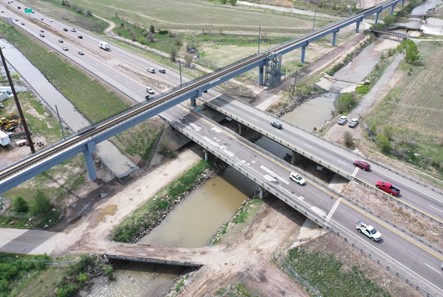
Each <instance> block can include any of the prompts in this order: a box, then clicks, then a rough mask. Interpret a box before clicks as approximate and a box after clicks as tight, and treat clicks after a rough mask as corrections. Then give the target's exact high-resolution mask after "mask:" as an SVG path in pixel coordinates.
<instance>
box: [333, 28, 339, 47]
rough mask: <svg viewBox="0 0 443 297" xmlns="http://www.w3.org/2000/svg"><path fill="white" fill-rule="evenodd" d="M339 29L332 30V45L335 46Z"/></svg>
mask: <svg viewBox="0 0 443 297" xmlns="http://www.w3.org/2000/svg"><path fill="white" fill-rule="evenodd" d="M338 31H339V30H337V31H334V32H332V45H333V46H335V44H336V42H337V33H338Z"/></svg>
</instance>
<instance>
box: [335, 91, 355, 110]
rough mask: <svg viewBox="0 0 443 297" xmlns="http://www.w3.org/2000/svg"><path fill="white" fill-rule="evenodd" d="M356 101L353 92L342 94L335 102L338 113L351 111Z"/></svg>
mask: <svg viewBox="0 0 443 297" xmlns="http://www.w3.org/2000/svg"><path fill="white" fill-rule="evenodd" d="M356 103H357V102H356V101H355V98H354V95H353V94H342V95H340V97H338V99H337V101H336V102H335V107H336V111H337V113H349V112H350V111H351V110H352V109H353V108H354V106H355V105H356Z"/></svg>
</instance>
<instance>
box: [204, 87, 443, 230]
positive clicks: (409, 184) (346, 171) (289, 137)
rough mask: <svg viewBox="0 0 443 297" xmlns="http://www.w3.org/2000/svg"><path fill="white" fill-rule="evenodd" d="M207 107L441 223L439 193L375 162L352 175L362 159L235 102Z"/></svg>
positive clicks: (223, 100) (442, 204) (221, 100)
mask: <svg viewBox="0 0 443 297" xmlns="http://www.w3.org/2000/svg"><path fill="white" fill-rule="evenodd" d="M208 105H209V106H211V107H214V108H217V110H220V111H221V112H223V113H224V114H225V115H227V116H229V117H231V118H233V119H238V120H239V121H240V122H242V123H245V124H247V125H248V126H249V127H251V128H253V129H254V130H256V131H258V132H260V133H266V134H268V135H270V136H269V137H270V138H271V139H273V140H275V141H277V142H278V143H280V144H282V145H284V146H286V147H288V148H290V149H294V148H296V149H297V150H298V151H302V152H306V153H307V154H308V155H313V156H315V157H316V158H318V159H320V160H321V161H322V163H323V164H330V165H332V166H333V167H334V168H335V169H336V170H339V171H340V174H341V175H343V176H345V177H349V178H353V177H356V178H358V179H360V180H362V181H364V182H366V183H367V184H369V185H373V186H375V182H376V181H377V180H383V181H388V182H391V183H392V184H394V185H396V186H397V187H398V188H399V189H400V191H401V200H402V201H404V202H406V203H408V204H409V205H411V206H414V207H415V208H417V209H420V210H422V211H423V212H425V213H427V214H429V215H430V216H432V217H433V218H435V219H436V220H438V221H440V222H442V223H443V195H442V193H441V192H440V191H433V190H432V188H430V187H427V186H426V185H422V184H417V183H416V182H414V181H412V180H410V179H409V178H406V177H404V176H401V175H399V174H396V173H394V172H392V171H390V170H388V169H386V168H384V167H382V166H380V165H378V164H376V163H374V162H370V163H371V165H372V166H371V169H372V170H371V171H370V172H362V171H361V170H360V171H355V167H354V166H353V162H354V160H358V159H362V158H361V156H358V155H356V154H354V153H352V152H350V151H348V150H345V149H343V148H341V147H338V146H336V145H334V144H331V143H329V142H326V141H325V140H323V139H320V138H318V137H316V136H314V135H312V134H310V133H308V132H305V131H303V130H301V129H298V128H296V127H293V126H292V125H289V124H285V123H284V124H283V129H282V130H277V129H275V128H273V127H272V126H271V125H270V123H271V122H272V121H274V120H275V118H274V117H272V116H271V115H269V114H267V113H265V112H262V111H260V110H257V109H255V108H253V107H251V106H247V105H245V104H243V103H242V102H239V101H237V100H234V99H231V98H228V97H226V96H220V97H217V98H215V99H213V100H211V101H210V102H208Z"/></svg>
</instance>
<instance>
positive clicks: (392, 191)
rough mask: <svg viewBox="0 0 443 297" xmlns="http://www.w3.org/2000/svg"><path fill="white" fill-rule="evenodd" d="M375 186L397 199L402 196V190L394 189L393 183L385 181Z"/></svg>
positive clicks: (378, 182)
mask: <svg viewBox="0 0 443 297" xmlns="http://www.w3.org/2000/svg"><path fill="white" fill-rule="evenodd" d="M375 186H376V187H377V189H380V190H382V191H384V192H386V193H388V194H391V195H392V196H395V197H398V196H400V190H399V189H397V188H396V187H394V186H393V185H392V184H391V183H388V182H384V181H377V183H376V184H375Z"/></svg>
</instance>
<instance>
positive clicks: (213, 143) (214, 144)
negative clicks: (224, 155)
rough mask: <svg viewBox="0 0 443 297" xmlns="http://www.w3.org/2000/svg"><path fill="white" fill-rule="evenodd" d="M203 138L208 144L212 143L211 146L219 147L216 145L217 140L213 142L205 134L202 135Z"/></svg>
mask: <svg viewBox="0 0 443 297" xmlns="http://www.w3.org/2000/svg"><path fill="white" fill-rule="evenodd" d="M203 139H204V140H206V141H207V142H208V143H209V144H212V145H213V146H215V147H217V148H218V147H219V145H218V143H217V142H215V141H214V140H212V139H209V138H208V137H207V136H203Z"/></svg>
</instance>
